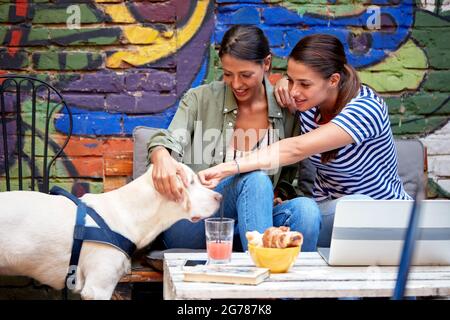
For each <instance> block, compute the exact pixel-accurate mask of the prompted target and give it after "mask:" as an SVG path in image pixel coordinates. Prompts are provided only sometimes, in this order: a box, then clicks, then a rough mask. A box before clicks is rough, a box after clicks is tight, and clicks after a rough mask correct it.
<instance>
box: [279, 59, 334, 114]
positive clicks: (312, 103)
mask: <svg viewBox="0 0 450 320" xmlns="http://www.w3.org/2000/svg"><path fill="white" fill-rule="evenodd" d="M286 74H287V78H288V83H289V92H290V94H291V96H292V97H293V98H294V100H295V105H296V107H297V109H298V110H299V111H307V110H309V109H311V108H313V107H316V106H320V107H321V108H323V109H330V110H332V109H333V108H334V104H335V102H336V98H337V93H338V84H339V80H340V75H339V74H338V73H334V74H332V75H331V76H330V77H329V78H325V79H324V78H323V77H322V76H321V75H320V74H319V73H317V72H315V71H314V70H313V69H312V68H310V67H308V66H307V65H305V64H303V63H300V62H297V61H295V60H293V59H289V60H288V66H287V73H286Z"/></svg>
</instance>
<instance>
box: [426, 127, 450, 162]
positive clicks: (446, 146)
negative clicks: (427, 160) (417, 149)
mask: <svg viewBox="0 0 450 320" xmlns="http://www.w3.org/2000/svg"><path fill="white" fill-rule="evenodd" d="M421 141H422V142H423V144H424V145H425V146H426V147H427V154H428V156H432V155H448V154H450V143H449V141H450V134H449V135H447V136H445V135H442V136H435V135H434V134H432V135H430V136H429V137H426V138H424V139H421ZM449 170H450V167H449Z"/></svg>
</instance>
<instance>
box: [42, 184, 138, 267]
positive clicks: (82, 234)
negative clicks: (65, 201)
mask: <svg viewBox="0 0 450 320" xmlns="http://www.w3.org/2000/svg"><path fill="white" fill-rule="evenodd" d="M50 194H54V195H62V196H65V197H67V198H69V199H70V200H72V201H73V202H74V203H75V204H76V205H77V217H76V223H75V227H74V232H73V240H74V241H73V245H72V255H71V257H70V266H77V265H78V260H79V258H80V252H81V246H82V244H83V241H91V242H100V243H105V244H109V245H111V246H113V247H116V248H117V249H119V250H121V251H122V252H123V253H125V254H126V255H127V257H128V258H130V257H131V256H132V254H133V253H134V251H135V250H136V245H135V244H134V243H133V242H132V241H130V240H129V239H128V238H126V237H124V236H122V235H121V234H119V233H117V232H115V231H113V230H111V228H110V227H109V226H108V225H107V224H106V222H105V220H103V218H102V217H101V216H100V215H99V214H98V213H97V212H96V211H95V210H94V209H92V208H90V207H88V206H87V205H86V204H85V203H84V202H82V201H81V200H80V199H78V198H77V197H75V196H74V195H73V194H71V193H69V192H67V191H66V190H64V189H62V188H60V187H56V186H55V187H53V188H52V189H51V190H50ZM86 215H89V216H90V217H91V218H92V219H93V220H94V221H95V223H97V225H98V226H99V228H97V227H87V226H86Z"/></svg>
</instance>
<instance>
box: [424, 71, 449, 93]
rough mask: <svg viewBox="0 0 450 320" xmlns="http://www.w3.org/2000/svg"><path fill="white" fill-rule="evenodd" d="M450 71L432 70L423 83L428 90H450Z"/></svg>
mask: <svg viewBox="0 0 450 320" xmlns="http://www.w3.org/2000/svg"><path fill="white" fill-rule="evenodd" d="M449 84H450V71H449V70H445V71H437V70H436V71H435V70H431V71H429V74H428V79H427V81H426V82H425V83H424V84H423V88H424V90H426V91H442V92H449V91H450V85H449Z"/></svg>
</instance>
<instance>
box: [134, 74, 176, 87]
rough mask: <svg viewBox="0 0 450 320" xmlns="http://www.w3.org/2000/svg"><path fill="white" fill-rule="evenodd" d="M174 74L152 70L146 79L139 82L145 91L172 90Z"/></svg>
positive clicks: (174, 80)
mask: <svg viewBox="0 0 450 320" xmlns="http://www.w3.org/2000/svg"><path fill="white" fill-rule="evenodd" d="M175 82H176V79H175V74H173V73H169V72H164V71H152V72H150V74H149V75H148V78H147V79H146V81H144V82H142V83H141V88H142V89H143V90H145V91H154V92H160V91H166V92H167V91H172V90H173V89H175Z"/></svg>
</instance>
